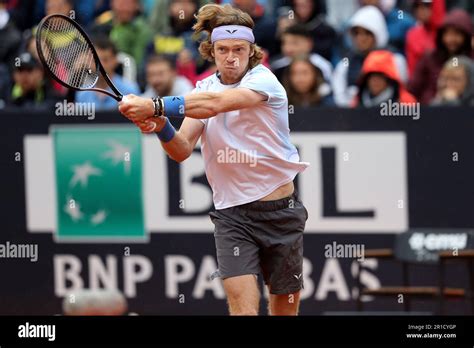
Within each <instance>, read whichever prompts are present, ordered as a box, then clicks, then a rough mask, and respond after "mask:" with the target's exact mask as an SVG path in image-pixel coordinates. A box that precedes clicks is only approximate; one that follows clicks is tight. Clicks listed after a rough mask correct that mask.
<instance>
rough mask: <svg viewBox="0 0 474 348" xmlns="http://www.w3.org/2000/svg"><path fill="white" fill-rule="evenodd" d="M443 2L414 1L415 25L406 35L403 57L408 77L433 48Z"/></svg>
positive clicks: (442, 16)
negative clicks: (405, 59) (405, 60)
mask: <svg viewBox="0 0 474 348" xmlns="http://www.w3.org/2000/svg"><path fill="white" fill-rule="evenodd" d="M444 2H445V0H415V1H413V12H414V14H415V18H416V20H417V25H416V26H414V27H413V28H411V29H410V30H409V31H408V33H407V39H406V45H405V55H406V57H407V64H408V75H409V76H410V77H411V76H413V73H414V72H415V67H416V63H417V62H418V61H419V60H420V59H421V57H422V56H423V55H424V54H425V53H426V52H429V51H431V50H433V49H434V48H435V41H436V31H437V30H438V28H439V26H440V25H441V22H442V20H443V18H444V16H445V13H446V9H445V3H444Z"/></svg>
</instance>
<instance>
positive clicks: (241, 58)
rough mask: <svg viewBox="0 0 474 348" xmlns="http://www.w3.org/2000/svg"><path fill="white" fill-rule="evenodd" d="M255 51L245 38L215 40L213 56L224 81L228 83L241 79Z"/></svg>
mask: <svg viewBox="0 0 474 348" xmlns="http://www.w3.org/2000/svg"><path fill="white" fill-rule="evenodd" d="M253 53H254V52H253V50H252V49H251V47H250V43H249V42H248V41H245V40H237V39H228V40H220V41H217V42H215V43H214V50H213V56H214V59H215V62H216V66H217V70H219V72H220V73H221V79H222V81H223V82H224V83H227V84H229V83H236V82H238V81H240V79H241V78H242V76H243V75H244V74H245V72H246V71H247V67H248V64H249V59H250V56H251V55H253Z"/></svg>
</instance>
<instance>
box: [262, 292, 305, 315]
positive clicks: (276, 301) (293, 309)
mask: <svg viewBox="0 0 474 348" xmlns="http://www.w3.org/2000/svg"><path fill="white" fill-rule="evenodd" d="M299 306H300V291H298V292H295V293H292V294H285V295H274V294H270V298H269V301H268V314H270V315H298V310H299Z"/></svg>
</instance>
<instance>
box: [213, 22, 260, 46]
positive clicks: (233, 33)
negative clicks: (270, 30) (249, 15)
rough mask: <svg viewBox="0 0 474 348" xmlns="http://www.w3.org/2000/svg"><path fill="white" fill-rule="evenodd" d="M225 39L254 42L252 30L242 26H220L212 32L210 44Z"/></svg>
mask: <svg viewBox="0 0 474 348" xmlns="http://www.w3.org/2000/svg"><path fill="white" fill-rule="evenodd" d="M225 39H241V40H246V41H248V42H250V43H254V42H255V37H254V36H253V32H252V29H250V28H249V27H246V26H243V25H222V26H220V27H217V28H214V29H213V30H212V34H211V42H212V43H214V42H216V41H219V40H225Z"/></svg>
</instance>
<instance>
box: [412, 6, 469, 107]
mask: <svg viewBox="0 0 474 348" xmlns="http://www.w3.org/2000/svg"><path fill="white" fill-rule="evenodd" d="M472 33H473V31H472V23H471V18H470V16H469V15H468V14H467V13H466V12H465V11H464V10H460V9H457V10H453V11H451V12H449V13H448V14H447V15H446V18H445V19H444V21H443V24H442V25H441V27H440V28H439V29H438V32H437V35H436V48H435V49H434V50H433V51H432V52H430V53H427V54H425V55H424V56H423V57H422V58H421V60H420V61H419V62H418V64H417V65H416V68H415V72H414V74H413V77H412V79H411V81H410V84H409V90H410V92H411V93H413V94H414V95H415V97H416V98H417V99H418V100H419V101H420V102H421V103H422V104H428V103H430V102H431V101H432V99H433V98H434V96H435V95H436V86H437V81H438V77H439V72H440V71H441V69H442V67H443V65H444V63H445V62H446V61H447V60H448V59H450V58H452V57H455V56H458V55H465V56H468V57H472V48H471V37H472Z"/></svg>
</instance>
